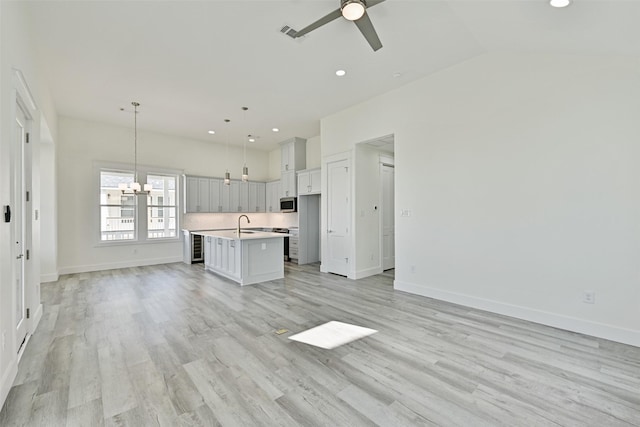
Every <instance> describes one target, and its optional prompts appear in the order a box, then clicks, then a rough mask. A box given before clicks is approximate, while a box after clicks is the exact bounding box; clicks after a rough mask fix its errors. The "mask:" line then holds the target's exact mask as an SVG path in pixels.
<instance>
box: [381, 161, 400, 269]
mask: <svg viewBox="0 0 640 427" xmlns="http://www.w3.org/2000/svg"><path fill="white" fill-rule="evenodd" d="M378 164H379V166H378V167H379V171H380V202H379V206H380V243H379V244H380V268H382V271H385V268H384V215H385V207H384V182H383V180H384V176H383V168H385V167H391V168H393V170H394V173H393V175H394V179H393V182H394V185H393V187H394V188H393V194H394V197H393V206H392V207H391V209H393V210H394V211H395V193H396V191H395V157H394V156H386V155H382V154H381V155H380V156H379V160H378ZM395 228H396V225H395V219H394V224H393V235H394V238H393V246H394V254H395V245H396V242H395ZM392 268H395V255H394V263H393V267H392ZM387 270H389V269H387Z"/></svg>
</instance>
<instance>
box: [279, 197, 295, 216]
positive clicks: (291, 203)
mask: <svg viewBox="0 0 640 427" xmlns="http://www.w3.org/2000/svg"><path fill="white" fill-rule="evenodd" d="M297 211H298V203H297V200H296V198H295V197H283V198H281V199H280V212H297Z"/></svg>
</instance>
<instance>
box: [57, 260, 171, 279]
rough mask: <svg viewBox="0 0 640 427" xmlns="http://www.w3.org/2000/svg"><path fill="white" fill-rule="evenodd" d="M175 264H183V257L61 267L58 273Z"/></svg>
mask: <svg viewBox="0 0 640 427" xmlns="http://www.w3.org/2000/svg"><path fill="white" fill-rule="evenodd" d="M173 262H182V256H173V257H167V258H151V259H140V260H132V261H119V262H110V263H104V264H92V265H75V266H68V267H59V268H58V273H59V274H60V275H63V274H74V273H89V272H91V271H102V270H114V269H117V268H129V267H144V266H147V265H158V264H170V263H173Z"/></svg>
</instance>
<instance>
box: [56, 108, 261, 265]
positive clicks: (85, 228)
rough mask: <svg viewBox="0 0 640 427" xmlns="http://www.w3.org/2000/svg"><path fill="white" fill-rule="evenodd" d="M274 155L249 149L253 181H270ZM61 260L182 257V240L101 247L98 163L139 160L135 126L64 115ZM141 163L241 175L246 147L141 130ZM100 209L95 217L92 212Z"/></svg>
mask: <svg viewBox="0 0 640 427" xmlns="http://www.w3.org/2000/svg"><path fill="white" fill-rule="evenodd" d="M267 156H268V153H266V152H262V151H257V150H247V166H248V167H249V174H250V179H251V180H255V181H266V180H267V178H268V157H267ZM57 160H58V165H57V171H58V176H57V178H58V180H57V181H58V189H59V191H58V209H59V211H58V262H59V268H58V270H59V272H60V274H65V273H71V272H79V271H93V270H101V269H106V268H117V267H125V266H132V265H151V264H158V263H163V262H172V261H180V260H181V259H182V247H181V245H180V242H170V243H152V244H144V245H136V244H128V245H126V246H122V245H119V246H112V247H97V246H96V241H95V239H94V238H93V236H95V235H96V227H97V226H98V224H97V210H95V206H94V203H95V200H96V199H95V195H96V192H97V191H98V189H97V188H94V183H95V177H94V174H95V168H94V162H96V161H106V162H124V163H132V161H133V129H132V128H122V127H115V126H110V125H106V124H101V123H95V122H88V121H83V120H77V119H71V118H67V117H62V118H60V121H59V143H58V151H57ZM138 162H139V163H140V164H143V165H149V166H155V167H160V168H172V169H178V170H183V171H184V173H186V174H187V175H202V176H213V177H222V176H223V175H224V172H225V169H226V168H228V169H229V171H230V173H231V178H232V179H238V178H240V175H241V173H242V165H243V151H242V148H240V147H229V160H228V162H227V156H226V148H225V146H224V145H218V144H215V143H210V142H203V141H196V140H189V139H184V138H177V137H173V136H167V135H161V134H155V133H149V132H144V131H139V132H138ZM93 212H95V213H96V214H95V215H92V213H93Z"/></svg>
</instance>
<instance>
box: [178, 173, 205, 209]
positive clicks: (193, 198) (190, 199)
mask: <svg viewBox="0 0 640 427" xmlns="http://www.w3.org/2000/svg"><path fill="white" fill-rule="evenodd" d="M209 189H210V186H209V178H200V177H195V176H188V177H186V179H185V191H184V194H185V203H184V211H185V213H195V212H210V208H211V207H210V203H209V199H210V194H209Z"/></svg>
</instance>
